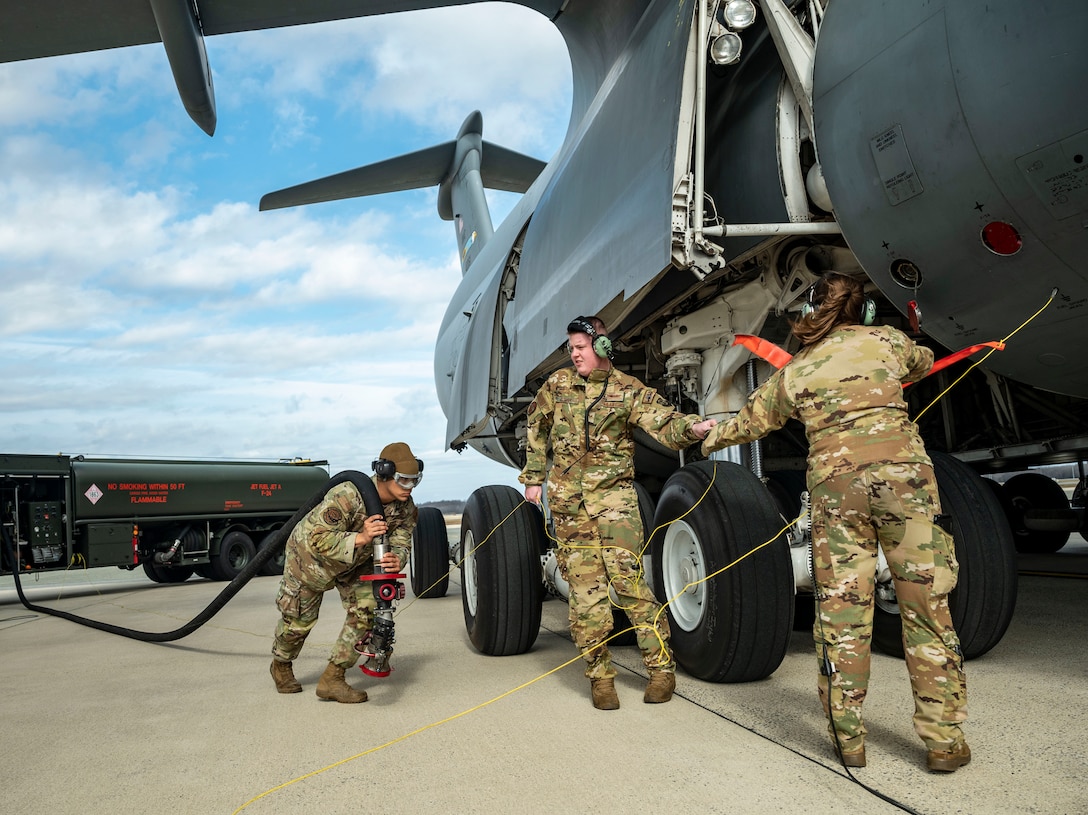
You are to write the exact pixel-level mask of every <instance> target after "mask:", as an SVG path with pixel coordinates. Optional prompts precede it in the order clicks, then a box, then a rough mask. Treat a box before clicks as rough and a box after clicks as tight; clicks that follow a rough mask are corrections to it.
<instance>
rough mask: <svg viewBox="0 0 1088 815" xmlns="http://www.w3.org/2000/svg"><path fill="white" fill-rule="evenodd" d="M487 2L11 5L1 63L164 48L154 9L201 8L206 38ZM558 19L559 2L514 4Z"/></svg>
mask: <svg viewBox="0 0 1088 815" xmlns="http://www.w3.org/2000/svg"><path fill="white" fill-rule="evenodd" d="M475 2H480V0H445V2H443V1H442V0H306V2H304V3H300V2H298V0H152V2H149V0H95V1H94V2H91V3H89V2H87V0H33V2H12V3H4V4H3V10H2V11H0V62H15V61H17V60H22V59H37V58H39V57H55V56H59V55H60V54H78V53H82V52H84V51H100V50H103V49H106V48H121V47H124V46H127V45H146V44H147V43H150V42H161V41H162V39H163V38H162V35H161V34H160V33H159V28H158V26H157V25H156V22H155V16H156V11H155V10H154V7H156V6H159V7H164V6H174V7H178V8H183V9H188V8H190V7H191V6H195V7H196V9H197V13H198V14H199V23H200V29H201V31H202V32H203V33H204V34H205V35H209V36H210V35H213V34H233V33H237V32H239V31H258V30H261V29H265V28H282V27H283V26H289V25H304V24H306V23H320V22H324V21H327V20H345V19H349V18H352V17H367V16H370V15H374V14H387V13H390V12H396V11H413V10H415V9H425V8H439V7H442V6H462V5H468V4H470V3H475ZM514 2H517V3H518V4H519V5H523V6H528V7H529V8H532V9H535V10H536V11H539V12H541V13H542V14H546V15H548V16H549V17H550V16H554V14H555V13H556V12H557V11H558V9H559V7H560V5H562V4H561V3H560V2H557V0H551V2H549V1H548V0H514Z"/></svg>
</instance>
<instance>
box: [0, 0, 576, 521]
mask: <svg viewBox="0 0 1088 815" xmlns="http://www.w3.org/2000/svg"><path fill="white" fill-rule="evenodd" d="M207 51H208V58H209V61H210V63H211V65H212V69H213V75H214V84H215V95H216V102H217V110H218V126H217V129H216V134H215V136H214V137H213V138H209V137H208V136H207V135H205V134H204V133H203V131H201V130H200V129H199V128H198V127H197V126H196V125H195V124H194V123H193V122H192V121H191V120H190V119H189V118H188V116H187V114H186V113H185V110H184V108H183V107H182V104H181V102H180V100H179V99H178V97H177V92H176V89H175V86H174V82H173V79H172V77H171V75H170V73H169V67H168V65H167V62H166V56H165V53H164V52H163V50H162V47H161V46H159V45H154V46H146V47H139V48H127V49H118V50H112V51H103V52H96V53H92V54H81V55H73V56H69V57H58V58H54V59H46V60H34V61H29V62H21V63H12V64H4V65H0V201H2V202H3V211H4V215H3V218H2V219H0V283H2V285H3V295H2V296H0V381H2V382H3V385H4V387H3V389H2V390H0V412H2V414H3V430H2V431H0V432H2V436H0V452H4V453H50V454H52V453H66V454H70V455H76V454H81V453H82V454H86V455H123V456H141V457H142V456H152V457H156V456H161V457H186V458H205V457H211V458H250V457H254V458H260V459H269V458H271V459H276V458H285V457H294V456H304V457H310V458H321V459H328V460H329V462H330V465H331V470H332V472H334V473H335V472H338V471H339V470H342V469H348V468H352V469H361V470H364V471H366V472H369V470H370V461H371V460H372V459H373V458H374V456H375V455H376V454H377V453H378V452H379V451H380V449H381V447H382V446H383V445H384V444H385V443H386V442H388V441H395V440H403V441H407V442H408V443H409V444H410V445H411V446H412V448H413V450H414V451H415V452H416V454H417V455H419V456H420V457H421V458H423V459H424V460H425V462H426V477H425V478H424V481H423V483H422V484H421V485H420V487H419V489H418V490H417V491H416V492H417V495H416V498H417V500H418V501H432V500H441V499H456V498H467V497H468V495H469V494H470V493H471V491H472V490H473V489H475V488H476V487H478V486H481V485H483V484H493V483H496V484H497V483H508V484H511V485H515V486H516V472H514V471H513V470H511V469H509V468H504V467H501V466H499V465H495V464H492V463H491V462H489V461H488V460H487V459H485V458H483V457H482V456H480V455H479V454H477V453H475V452H474V451H466V452H465V453H463V454H461V455H458V454H457V453H454V452H451V451H444V449H443V448H444V439H445V425H446V420H445V417H444V416H443V414H442V411H441V409H440V408H439V405H438V401H437V397H436V396H435V389H434V375H433V363H432V356H433V351H434V341H435V337H436V334H437V330H438V326H439V324H440V322H441V319H442V316H443V314H444V312H445V308H446V304H447V301H448V299H449V297H450V295H452V293H453V291H454V289H455V287H456V285H457V283H458V281H459V280H460V269H459V265H458V263H457V252H456V247H455V244H454V235H453V227H452V224H450V223H448V222H445V221H442V220H440V219H439V218H438V215H437V210H436V200H437V191H436V190H434V189H430V190H418V191H410V192H402V193H396V194H392V195H387V196H381V197H375V198H366V199H355V200H353V201H345V202H335V203H328V204H320V205H315V206H311V207H303V208H297V209H290V210H280V211H275V212H265V213H262V212H258V210H257V205H258V202H259V200H260V197H261V195H263V194H264V193H266V192H271V191H273V190H276V189H280V188H283V187H286V186H291V185H293V184H297V183H299V182H302V181H307V180H310V179H312V178H317V177H320V176H324V175H328V174H331V173H336V172H341V171H343V170H348V169H351V168H353V167H357V166H360V165H363V164H367V163H370V162H372V161H378V160H381V159H384V158H389V157H391V156H395V155H399V154H401V153H406V152H410V151H412V150H417V149H419V148H422V147H426V146H430V145H432V144H437V143H439V142H445V141H449V140H450V139H452V138H453V137H454V136H455V135H456V133H457V130H458V128H459V127H460V125H461V123H462V121H463V120H464V118H465V116H467V115H468V114H469V113H470V112H471V111H473V110H476V109H479V110H480V111H481V112H482V113H483V118H484V137H485V138H486V139H488V140H489V141H493V142H496V143H498V144H502V145H504V146H507V147H510V148H512V149H516V150H520V151H522V152H525V153H527V154H529V155H534V156H537V157H539V158H542V159H547V158H550V157H551V156H552V155H553V154H554V152H555V151H556V150H557V149H558V147H559V145H560V143H561V141H562V137H563V134H564V133H565V130H566V125H567V119H568V117H569V114H570V93H571V91H570V89H571V78H570V63H569V60H568V57H567V53H566V49H565V47H564V45H563V42H562V38H561V37H560V36H559V34H558V32H557V31H556V30H555V28H554V27H553V26H552V25H551V23H549V22H548V21H547V20H546V19H545V18H544V17H542V16H540V15H538V14H536V13H535V12H531V11H528V10H526V9H523V8H520V7H516V6H512V5H507V4H498V3H496V4H483V5H479V6H468V7H460V8H450V9H438V10H433V11H425V12H411V13H406V14H395V15H384V16H380V17H375V18H370V19H362V20H354V21H342V22H333V23H324V24H320V25H313V26H303V27H295V28H291V29H282V30H277V31H265V32H254V33H250V34H238V35H230V36H225V37H213V38H209V39H208V40H207ZM515 200H516V198H515V197H514V196H512V195H509V194H504V193H495V194H493V195H492V197H490V198H489V203H490V206H491V209H492V215H493V217H494V219H495V222H496V223H498V222H499V221H500V220H501V218H502V217H503V216H504V215H505V214H506V213H507V212H508V211H509V209H510V207H511V206H512V205H513V203H514V201H515Z"/></svg>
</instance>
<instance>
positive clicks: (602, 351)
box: [567, 317, 613, 359]
mask: <svg viewBox="0 0 1088 815" xmlns="http://www.w3.org/2000/svg"><path fill="white" fill-rule="evenodd" d="M567 333H568V334H588V335H589V338H590V340H592V341H593V353H594V354H596V355H597V356H599V357H601V358H603V359H612V358H613V357H612V340H610V339H608V337H604V336H602V335H600V334H598V333H597V329H596V328H594V327H593V323H591V322H590V320H589V318H588V317H575V318H574V319H573V320H571V321H570V325H568V326H567Z"/></svg>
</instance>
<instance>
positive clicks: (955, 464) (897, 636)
mask: <svg viewBox="0 0 1088 815" xmlns="http://www.w3.org/2000/svg"><path fill="white" fill-rule="evenodd" d="M930 455H931V457H932V459H933V469H934V472H935V473H936V476H937V489H938V492H939V493H940V498H941V509H942V510H943V511H944V512H945V513H946V514H947V515H948V516H950V517H951V520H952V523H951V529H950V530H949V531H950V532H951V533H952V536H953V539H954V540H955V543H956V559H957V560H958V561H959V564H960V573H959V581H958V582H957V584H956V588H955V589H954V590H953V592H952V593H951V594H950V595H949V596H948V605H949V608H950V609H951V611H952V624H953V625H954V626H955V628H956V633H957V634H959V638H960V649H961V650H962V651H963V656H964V658H965V659H974V658H975V657H980V656H982V655H983V654H985V653H986V652H987V651H989V650H990V649H991V648H993V647H994V646H995V645H997V644H998V643H999V642H1000V641H1001V638H1002V637H1003V636H1005V631H1006V629H1008V627H1009V622H1010V621H1011V620H1012V613H1013V610H1014V609H1015V608H1016V547H1015V545H1014V544H1013V536H1012V530H1011V529H1010V528H1009V523H1008V521H1007V520H1006V518H1005V513H1004V512H1003V511H1002V509H1001V504H1000V502H999V501H998V499H997V497H996V496H995V495H994V493H993V490H992V488H991V487H989V486H987V485H986V484H985V483H984V481H985V480H984V479H983V478H982V477H981V476H980V475H978V473H976V472H975V471H974V470H972V469H971V468H970V467H969V466H967V465H966V464H964V463H963V462H962V461H960V460H959V459H956V458H953V457H952V456H950V455H948V454H946V453H936V452H934V453H931V454H930ZM875 605H876V608H875V611H874V613H873V646H874V648H876V649H877V650H878V651H881V652H883V653H885V654H890V655H891V656H898V657H902V656H903V622H902V620H901V619H900V617H899V605H898V604H897V603H896V602H895V588H894V586H889V585H882V584H878V585H877V600H876V604H875Z"/></svg>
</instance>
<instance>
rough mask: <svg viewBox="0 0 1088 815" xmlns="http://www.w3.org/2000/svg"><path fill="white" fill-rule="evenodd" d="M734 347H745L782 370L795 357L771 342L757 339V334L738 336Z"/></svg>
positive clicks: (734, 341)
mask: <svg viewBox="0 0 1088 815" xmlns="http://www.w3.org/2000/svg"><path fill="white" fill-rule="evenodd" d="M733 345H743V346H744V347H745V348H747V349H748V350H749V351H751V352H752V353H753V354H755V355H756V356H757V357H759V358H760V359H765V360H767V362H769V363H771V365H773V366H774V367H776V368H781V367H782V366H783V365H785V364H786V363H787V362H789V361H790V360H791V359H793V355H792V354H790V353H789V352H788V351H784V350H782V349H781V348H779V347H778V346H777V345H775V344H774V343H773V342H771V341H770V340H765V339H763V338H762V337H757V336H756V335H755V334H737V335H736V338H735V339H734V340H733Z"/></svg>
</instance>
